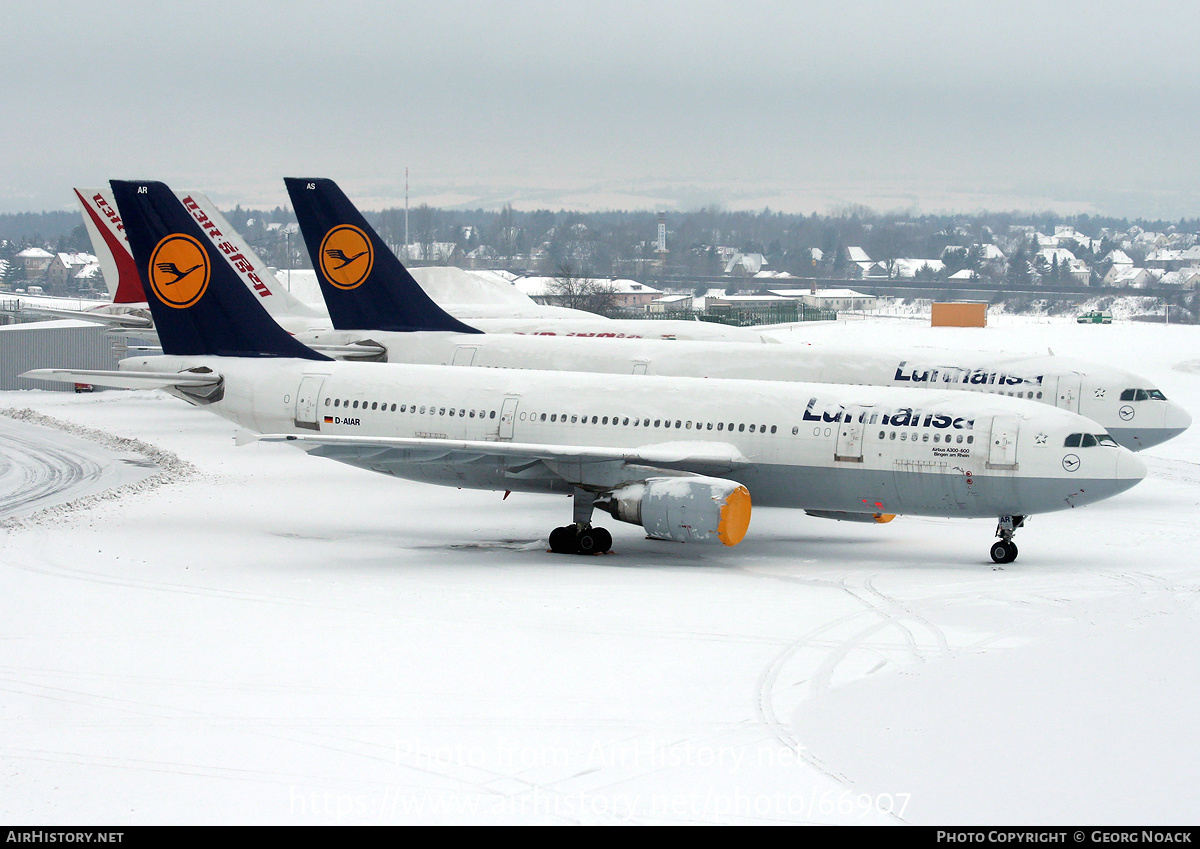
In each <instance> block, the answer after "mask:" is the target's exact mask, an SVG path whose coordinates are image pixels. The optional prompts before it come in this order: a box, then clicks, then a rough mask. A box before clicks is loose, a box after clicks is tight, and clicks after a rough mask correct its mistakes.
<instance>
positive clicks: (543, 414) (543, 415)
mask: <svg viewBox="0 0 1200 849" xmlns="http://www.w3.org/2000/svg"><path fill="white" fill-rule="evenodd" d="M545 420H546V414H545V413H542V421H545Z"/></svg>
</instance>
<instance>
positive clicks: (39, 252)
mask: <svg viewBox="0 0 1200 849" xmlns="http://www.w3.org/2000/svg"><path fill="white" fill-rule="evenodd" d="M17 256H19V257H21V258H22V259H53V258H54V254H52V253H50V251H47V250H43V249H42V248H26V249H25V250H23V251H21V252H20V253H19V254H17Z"/></svg>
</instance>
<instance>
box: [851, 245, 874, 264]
mask: <svg viewBox="0 0 1200 849" xmlns="http://www.w3.org/2000/svg"><path fill="white" fill-rule="evenodd" d="M846 256H847V257H849V258H850V261H851V262H870V261H871V258H870V257H869V256H867V252H866V251H864V250H863V249H862V248H858V247H853V248H846Z"/></svg>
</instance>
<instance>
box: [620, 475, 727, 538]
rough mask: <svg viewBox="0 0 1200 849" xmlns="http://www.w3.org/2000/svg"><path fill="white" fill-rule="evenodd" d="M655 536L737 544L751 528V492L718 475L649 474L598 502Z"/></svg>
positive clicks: (623, 519) (621, 518) (624, 520)
mask: <svg viewBox="0 0 1200 849" xmlns="http://www.w3.org/2000/svg"><path fill="white" fill-rule="evenodd" d="M596 506H597V507H599V508H600V509H602V510H606V511H607V512H609V513H611V514H612V516H613V518H614V519H620V520H621V521H622V522H629V523H630V524H633V525H641V526H642V527H643V528H645V529H646V533H648V534H650V536H653V537H660V538H663V539H673V540H677V541H678V542H705V543H717V542H720V543H723V544H725V545H737V544H738V543H739V542H741V541H742V537H744V536H745V535H746V529H747V528H749V527H750V491H749V490H748V489H746V487H744V486H742V485H741V484H739V483H734V482H733V481H727V480H721V479H720V478H706V477H680V478H648V479H647V480H645V481H643V482H641V483H634V484H630V485H628V486H623V487H621V488H620V489H615V490H613V491H612V492H611V493H609V494H608V495H607V496H605V497H604V498H602V499H600V500H599V501H597V502H596Z"/></svg>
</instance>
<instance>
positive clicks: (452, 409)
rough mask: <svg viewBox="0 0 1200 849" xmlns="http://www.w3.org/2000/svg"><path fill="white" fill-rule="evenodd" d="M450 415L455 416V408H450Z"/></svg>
mask: <svg viewBox="0 0 1200 849" xmlns="http://www.w3.org/2000/svg"><path fill="white" fill-rule="evenodd" d="M450 415H452V416H453V415H454V408H453V407H451V408H450Z"/></svg>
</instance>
